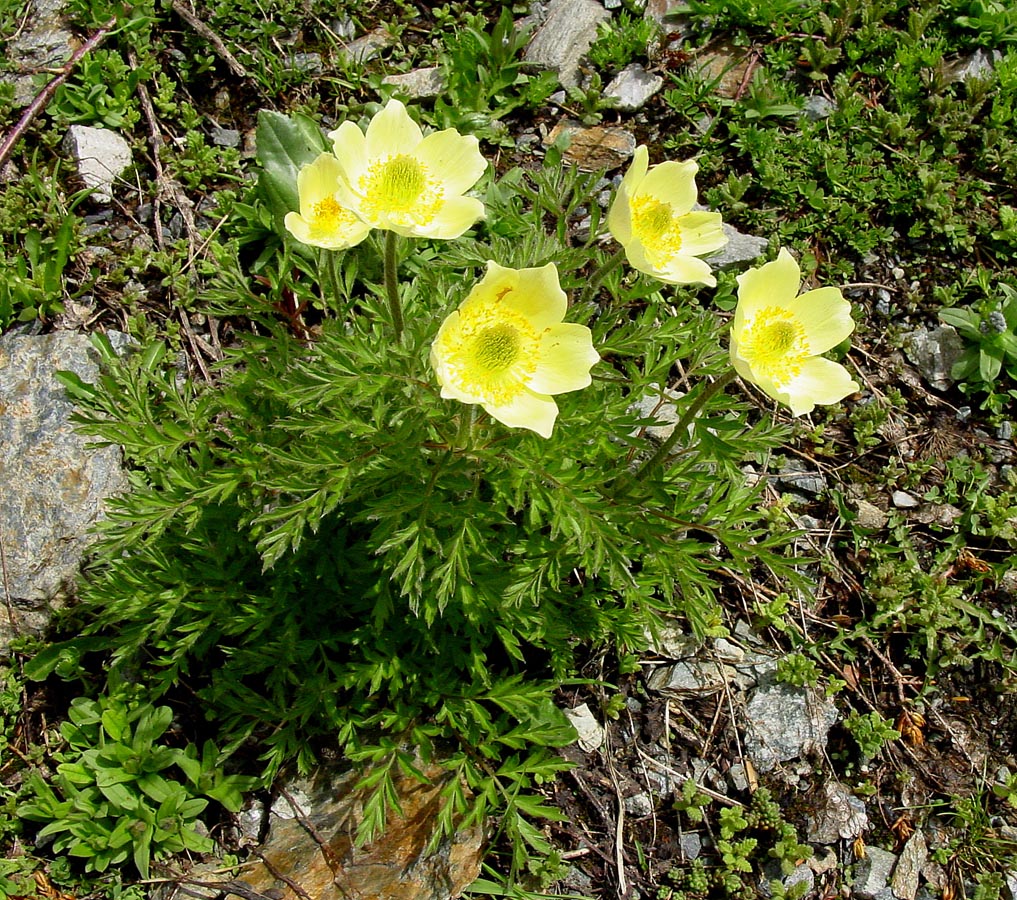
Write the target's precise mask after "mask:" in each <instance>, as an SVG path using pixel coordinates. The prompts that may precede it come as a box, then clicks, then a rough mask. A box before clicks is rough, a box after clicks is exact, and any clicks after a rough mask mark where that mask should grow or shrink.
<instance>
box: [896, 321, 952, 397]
mask: <svg viewBox="0 0 1017 900" xmlns="http://www.w3.org/2000/svg"><path fill="white" fill-rule="evenodd" d="M903 343H904V353H905V354H906V355H907V358H908V359H909V360H911V362H912V363H913V364H914V366H915V367H916V368H917V369H918V371H919V373H920V374H921V375H922V377H923V378H924V379H925V380H926V381H928V382H929V384H931V385H932V386H933V387H934V388H936V390H939V391H945V390H948V389H949V387H950V385H952V384H953V376H952V375H951V374H950V370H951V369H952V368H953V366H954V363H956V362H957V360H959V359H960V358H961V355H962V354H963V353H964V339H963V338H962V337H961V336H960V335H959V334H958V333H957V329H956V328H954V327H953V326H952V325H940V326H939V327H937V328H934V329H932V331H928V330H927V329H924V328H922V329H919V330H918V331H909V332H908V333H907V334H905V335H904V336H903Z"/></svg>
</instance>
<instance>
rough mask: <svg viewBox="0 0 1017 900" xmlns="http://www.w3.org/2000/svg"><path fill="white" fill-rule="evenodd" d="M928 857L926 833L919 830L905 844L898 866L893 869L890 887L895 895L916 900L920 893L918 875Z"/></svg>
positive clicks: (905, 899) (907, 899)
mask: <svg viewBox="0 0 1017 900" xmlns="http://www.w3.org/2000/svg"><path fill="white" fill-rule="evenodd" d="M928 858H929V848H928V845H927V844H926V843H925V835H924V834H922V832H921V830H918V831H916V832H915V833H914V834H913V835H911V837H910V838H909V839H908V842H907V843H906V844H905V845H904V849H903V850H902V851H901V854H900V859H898V860H897V867H896V868H895V869H894V870H893V880H892V881H891V882H890V887H891V888H892V889H893V893H894V896H896V897H898V898H900V900H915V895H916V894H917V893H918V875H919V874H920V873H921V871H922V866H924V865H925V861H926V860H927V859H928Z"/></svg>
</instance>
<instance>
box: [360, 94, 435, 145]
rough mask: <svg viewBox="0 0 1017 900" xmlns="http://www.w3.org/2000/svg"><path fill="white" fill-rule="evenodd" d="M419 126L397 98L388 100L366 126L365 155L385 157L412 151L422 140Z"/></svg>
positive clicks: (422, 136)
mask: <svg viewBox="0 0 1017 900" xmlns="http://www.w3.org/2000/svg"><path fill="white" fill-rule="evenodd" d="M423 139H424V135H423V132H421V130H420V126H419V125H418V124H417V123H416V122H414V121H413V119H411V118H410V115H409V113H408V112H406V107H405V106H403V105H402V103H400V102H399V101H398V100H389V101H388V103H386V104H385V106H384V108H383V109H382V110H381V112H379V113H377V114H376V115H375V116H374V118H373V119H371V124H370V125H368V126H367V156H368V158H369V159H387V158H388V157H390V156H398V155H399V154H400V153H407V154H410V153H413V152H414V151H415V150H416V149H417V146H418V145H419V144H420V142H421V141H423Z"/></svg>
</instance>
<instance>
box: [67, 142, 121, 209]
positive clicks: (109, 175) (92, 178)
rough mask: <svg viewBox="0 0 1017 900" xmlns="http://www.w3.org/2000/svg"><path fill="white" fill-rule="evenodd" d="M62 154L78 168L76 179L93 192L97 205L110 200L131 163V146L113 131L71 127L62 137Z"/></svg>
mask: <svg viewBox="0 0 1017 900" xmlns="http://www.w3.org/2000/svg"><path fill="white" fill-rule="evenodd" d="M64 150H65V151H66V152H67V153H68V154H70V156H71V157H72V158H73V159H74V162H75V164H76V165H77V167H78V176H79V177H80V178H81V180H82V181H83V182H84V184H85V187H86V188H91V189H92V199H93V200H95V201H96V202H97V203H107V204H108V203H110V202H111V201H112V200H113V185H114V184H115V183H116V180H117V179H118V178H119V177H120V176H121V175H122V174H123V172H124V170H125V169H126V168H127V167H128V166H129V165H131V163H132V162H133V161H134V156H133V154H132V153H131V145H130V144H128V143H127V141H125V140H124V139H123V138H122V137H121V136H120V135H119V134H117V133H116V132H115V131H109V130H108V129H106V128H92V127H91V126H90V125H72V126H71V127H70V128H68V129H67V135H66V136H65V137H64Z"/></svg>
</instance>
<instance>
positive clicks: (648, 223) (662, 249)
mask: <svg viewBox="0 0 1017 900" xmlns="http://www.w3.org/2000/svg"><path fill="white" fill-rule="evenodd" d="M631 209H632V234H633V235H634V236H635V237H636V238H637V239H638V240H639V241H640V243H642V245H643V247H644V249H645V251H646V256H647V258H648V259H649V260H650V262H652V263H653V264H654V265H658V264H661V263H663V262H666V261H667V260H668V259H670V258H671V257H673V256H674V255H675V254H676V253H677V252H678V251H679V250H681V247H682V230H681V228H680V227H679V225H678V220H677V219H676V217H675V216H674V214H673V213H672V210H671V204H670V203H665V202H664V201H662V200H658V199H657V198H656V197H652V196H649V195H643V196H637V197H635V198H634V199H633V200H632V203H631Z"/></svg>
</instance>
